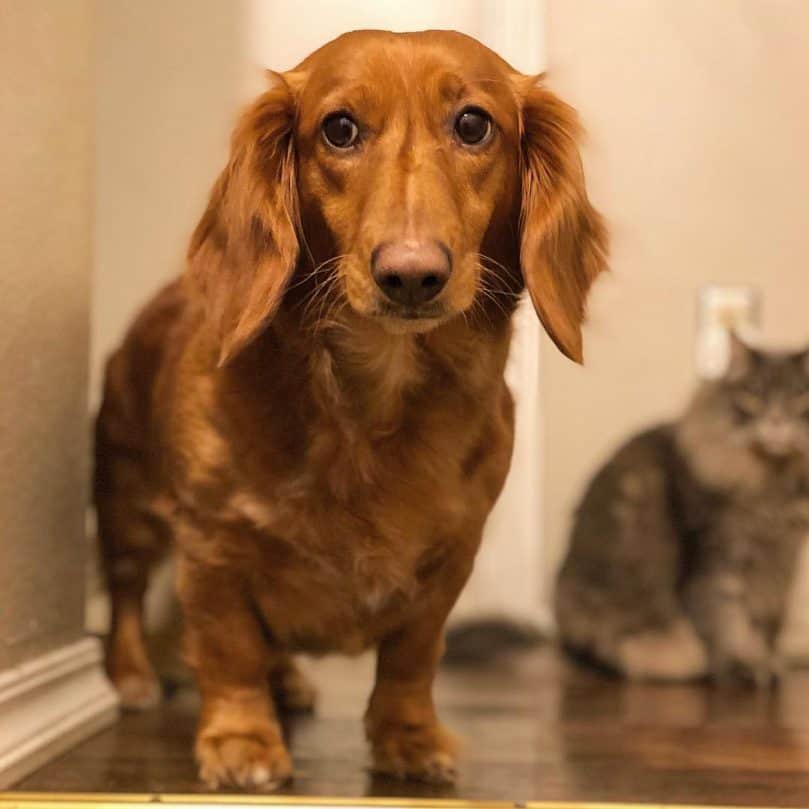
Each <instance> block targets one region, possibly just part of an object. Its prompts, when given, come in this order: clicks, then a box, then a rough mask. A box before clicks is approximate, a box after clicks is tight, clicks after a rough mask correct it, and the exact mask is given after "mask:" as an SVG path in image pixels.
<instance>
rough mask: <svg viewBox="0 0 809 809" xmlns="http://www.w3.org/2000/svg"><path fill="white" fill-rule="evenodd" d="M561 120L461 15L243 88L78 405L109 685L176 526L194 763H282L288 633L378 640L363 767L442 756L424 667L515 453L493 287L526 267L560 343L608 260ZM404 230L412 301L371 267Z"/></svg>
mask: <svg viewBox="0 0 809 809" xmlns="http://www.w3.org/2000/svg"><path fill="white" fill-rule="evenodd" d="M469 104H474V105H475V106H476V107H480V108H483V109H484V110H486V111H487V112H488V113H489V114H490V115H491V118H492V119H493V120H494V129H493V134H492V135H491V139H490V140H489V141H488V142H486V143H485V144H484V145H482V146H475V147H474V148H469V147H468V146H465V145H463V144H461V143H460V142H459V141H458V140H457V137H456V136H455V135H454V134H453V128H452V127H453V121H454V120H457V119H456V118H455V116H456V115H457V114H458V109H459V108H460V107H462V106H464V105H467V106H468V105H469ZM334 110H350V112H351V115H352V116H353V117H354V118H356V119H357V120H358V121H360V122H361V124H362V132H363V135H362V140H361V141H359V143H358V146H356V147H355V148H352V150H351V151H339V150H336V149H334V148H332V147H330V146H329V145H328V144H327V143H326V141H325V140H324V137H323V136H322V135H321V130H320V127H321V124H322V122H323V120H324V118H323V117H324V115H327V114H328V113H329V112H331V111H334ZM576 136H577V124H576V121H575V116H574V113H573V112H572V110H571V109H570V108H569V107H567V106H566V105H564V104H563V103H562V102H560V101H559V100H558V99H556V98H555V97H553V96H552V95H551V94H550V93H549V92H548V91H547V90H546V89H544V88H543V87H542V86H541V85H538V84H537V82H536V80H535V79H534V78H530V77H525V76H521V75H520V74H517V73H515V71H513V70H512V69H511V68H510V67H509V66H508V65H507V64H506V63H505V62H503V61H502V60H501V59H499V58H498V57H497V56H496V55H495V54H493V53H491V51H489V50H488V49H486V48H484V47H483V46H482V45H480V44H479V43H477V42H475V41H474V40H471V39H469V38H468V37H464V36H462V35H460V34H454V33H451V32H424V33H420V34H389V33H386V32H356V33H353V34H349V35H346V36H344V37H341V38H339V39H337V40H335V41H334V42H332V43H329V44H328V45H326V46H325V47H324V48H322V49H320V50H319V51H317V52H315V53H314V54H313V55H312V56H310V57H309V58H307V59H306V60H305V61H304V62H303V63H302V64H301V65H300V66H299V67H298V68H296V69H295V70H294V71H291V72H289V73H286V74H283V75H273V77H272V86H271V88H270V89H269V90H268V91H267V92H266V93H264V94H263V95H262V96H261V97H260V98H259V99H258V100H257V101H256V102H255V103H254V104H253V105H252V106H251V107H250V108H249V109H248V110H247V111H246V112H245V113H244V115H243V117H242V119H241V121H240V123H239V125H238V126H237V128H236V131H235V134H234V137H233V145H232V152H231V157H230V161H229V163H228V166H227V167H226V169H225V170H224V172H223V173H222V175H221V176H220V178H219V180H218V181H217V183H216V185H215V187H214V190H213V192H212V195H211V200H210V204H209V206H208V209H207V211H206V212H205V214H204V216H203V218H202V220H201V222H200V224H199V226H198V227H197V230H196V232H195V234H194V237H193V239H192V242H191V247H190V250H189V261H188V269H187V272H186V273H185V275H184V276H183V277H182V278H181V279H179V280H177V281H175V282H173V283H172V284H170V285H169V286H168V287H166V288H165V289H164V290H163V291H162V292H160V293H159V294H158V295H157V296H156V297H155V298H154V299H153V300H152V302H151V303H150V304H149V305H148V306H147V307H146V309H145V310H144V312H143V313H142V314H141V315H140V317H139V318H138V319H137V321H136V322H135V324H134V325H133V326H132V328H131V330H130V332H129V334H128V336H127V337H126V339H125V341H124V344H123V345H122V347H121V348H120V349H119V350H118V351H117V352H116V354H115V355H114V356H113V357H112V359H111V360H110V363H109V367H108V371H107V382H106V390H105V397H104V402H103V406H102V409H101V413H100V416H99V420H98V441H97V476H96V503H97V507H98V513H99V524H100V534H101V538H102V541H103V544H104V549H105V561H106V569H107V574H108V579H109V583H110V589H111V594H112V600H113V628H112V632H111V637H110V642H109V652H108V669H109V672H110V675H111V677H112V678H113V680H114V681H115V683H116V685H117V686H118V688H119V690H120V691H121V693H122V695H123V697H124V699H125V701H126V702H128V703H129V704H131V705H145V704H148V703H151V702H153V701H154V700H155V698H156V695H157V693H158V692H157V688H156V680H155V677H154V674H153V672H152V669H151V667H150V664H149V661H148V658H147V655H146V653H145V649H144V643H143V635H142V625H141V617H140V614H141V599H142V596H143V592H144V588H145V586H146V581H147V575H148V570H149V567H150V565H151V564H152V563H153V562H154V561H155V560H156V559H157V558H159V557H160V556H161V555H162V554H163V553H165V551H166V549H167V547H168V545H169V541H170V540H171V541H172V542H173V543H174V546H175V547H176V549H177V557H178V569H179V572H178V580H177V592H178V594H179V597H180V600H181V602H182V606H183V611H184V616H185V634H186V643H185V647H186V655H187V658H188V660H189V662H190V663H191V665H192V667H193V668H194V671H195V674H196V678H197V682H198V684H199V688H200V691H201V695H202V700H203V707H202V715H201V719H200V726H199V731H198V736H197V743H196V754H197V758H198V761H199V765H200V772H201V776H202V778H203V779H205V780H206V781H207V782H208V783H209V784H211V785H221V784H227V783H235V784H239V785H243V786H267V785H274V784H277V783H279V782H281V781H283V780H284V779H286V778H287V777H288V776H289V775H290V773H291V763H290V759H289V756H288V753H287V751H286V749H285V747H284V744H283V741H282V739H281V732H280V729H279V725H278V722H277V719H276V700H275V699H274V697H275V698H278V699H282V698H286V700H287V701H288V702H292V703H295V702H298V703H300V702H302V701H306V698H307V692H306V688H305V684H303V683H302V682H301V680H300V678H299V676H298V675H297V673H296V671H295V669H294V666H293V664H292V661H291V658H290V655H291V654H292V653H294V652H312V653H321V652H328V651H342V652H348V653H355V652H359V651H361V650H363V649H365V648H368V647H371V646H376V647H378V669H377V678H376V685H375V687H374V691H373V694H372V695H371V699H370V702H369V707H368V712H367V715H366V728H367V731H368V736H369V739H370V742H371V746H372V752H373V760H374V766H375V768H376V769H377V770H379V771H382V772H388V773H393V774H396V775H400V776H407V777H416V778H425V779H430V780H448V779H450V778H451V777H452V775H453V768H454V754H453V744H452V741H451V739H450V737H449V735H448V734H447V733H446V732H445V731H444V730H443V729H442V727H441V726H440V724H439V723H438V720H437V718H436V714H435V710H434V707H433V703H432V697H431V684H432V679H433V676H434V673H435V668H436V665H437V663H438V659H439V657H440V654H441V647H442V640H441V639H442V629H443V624H444V621H445V619H446V617H447V614H448V613H449V611H450V609H451V607H452V605H453V603H454V602H455V599H456V598H457V596H458V594H459V592H460V590H461V588H462V587H463V584H464V582H465V581H466V578H467V577H468V575H469V573H470V571H471V568H472V564H473V559H474V556H475V552H476V550H477V547H478V543H479V542H480V538H481V533H482V529H483V524H484V522H485V519H486V516H487V515H488V513H489V511H490V509H491V507H492V505H493V503H494V501H495V499H496V498H497V496H498V493H499V491H500V488H501V486H502V484H503V481H504V479H505V475H506V472H507V470H508V465H509V459H510V455H511V445H512V438H513V414H512V401H511V397H510V395H509V392H508V390H507V388H506V385H505V383H504V380H503V369H504V365H505V362H506V356H507V353H508V346H509V339H510V317H511V314H512V313H513V311H514V307H515V305H516V300H517V297H518V295H519V293H520V292H521V290H522V288H523V285H525V286H527V287H528V290H529V292H530V295H531V298H532V300H533V301H534V304H535V306H536V308H537V311H538V313H539V315H540V317H541V318H542V320H543V323H544V324H545V326H546V328H547V330H548V332H549V333H550V334H551V336H552V337H553V339H554V340H555V341H556V343H557V344H558V345H559V347H560V348H561V349H562V350H563V351H564V352H565V353H567V354H568V355H569V356H571V357H573V358H575V359H580V357H581V336H580V325H581V321H582V317H583V312H584V301H585V296H586V293H587V289H588V287H589V285H590V282H591V281H592V280H593V278H594V277H595V276H596V275H597V273H598V272H599V271H600V270H602V269H603V267H604V250H605V235H604V230H603V227H602V224H601V221H600V219H599V217H598V215H597V214H596V213H595V211H594V210H593V209H592V207H591V206H590V204H589V202H588V201H587V197H586V193H585V190H584V182H583V178H582V174H581V166H580V162H579V158H578V153H577V150H576V145H575V139H576ZM397 240H399V241H397ZM401 240H409V241H406V243H407V244H410V245H412V244H417V245H420V244H422V243H423V242H424V241H425V240H437V242H440V243H441V244H443V245H444V246H445V249H446V252H447V254H448V256H450V258H451V262H452V265H451V266H452V272H451V275H450V276H449V280H448V281H447V283H446V286H445V287H444V288H443V290H442V291H441V294H440V295H438V297H436V299H435V300H434V301H431V302H430V303H429V305H425V306H424V307H422V308H421V309H419V310H418V311H415V310H413V311H410V310H407V311H405V310H404V309H397V308H396V307H394V306H392V305H391V304H390V303H389V302H388V301H387V300H383V297H382V296H381V295H380V292H379V290H378V289H377V288H376V286H375V283H374V280H373V278H372V274H371V272H370V270H369V266H370V265H371V264H373V261H374V251H375V249H377V248H378V246H379V245H380V244H389V243H394V244H398V243H399V242H400V241H401ZM270 683H272V685H273V689H270V687H269V684H270ZM302 694H303V696H302Z"/></svg>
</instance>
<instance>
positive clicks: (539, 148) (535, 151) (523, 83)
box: [517, 76, 607, 362]
mask: <svg viewBox="0 0 809 809" xmlns="http://www.w3.org/2000/svg"><path fill="white" fill-rule="evenodd" d="M540 78H541V77H540ZM537 81H538V80H537V77H528V76H520V77H519V79H518V83H517V94H518V98H519V100H520V103H521V106H522V131H521V150H522V154H521V161H522V168H521V175H522V200H521V205H522V208H521V212H520V265H521V268H522V274H523V279H524V281H525V285H526V287H527V288H528V294H529V295H530V296H531V301H532V303H533V304H534V308H535V309H536V312H537V315H538V316H539V318H540V320H541V321H542V324H543V326H544V327H545V330H546V331H547V332H548V335H549V336H550V338H551V339H552V340H553V341H554V343H556V345H557V347H558V348H559V350H560V351H562V353H563V354H565V355H566V356H567V357H569V358H570V359H572V360H575V361H576V362H581V361H582V356H583V351H582V335H581V326H582V323H583V321H584V314H585V303H586V299H587V292H588V290H589V289H590V285H591V284H592V282H593V280H594V279H595V278H596V276H597V275H598V274H599V273H601V272H603V271H604V270H606V268H607V231H606V228H605V226H604V223H603V221H602V219H601V216H600V214H599V213H598V212H597V211H596V210H595V209H594V208H593V206H592V205H591V204H590V201H589V200H588V198H587V190H586V188H585V184H584V173H583V170H582V164H581V158H580V156H579V150H578V140H579V136H580V134H581V127H580V126H579V122H578V118H577V116H576V112H575V110H573V108H572V107H570V106H568V105H567V104H565V103H564V102H563V101H561V100H560V99H559V98H557V97H556V96H555V95H554V94H553V93H551V92H550V91H549V90H547V89H545V88H544V87H543V86H542V85H541V84H538V83H537Z"/></svg>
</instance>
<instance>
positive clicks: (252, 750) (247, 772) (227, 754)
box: [195, 735, 292, 791]
mask: <svg viewBox="0 0 809 809" xmlns="http://www.w3.org/2000/svg"><path fill="white" fill-rule="evenodd" d="M195 752H196V757H197V763H198V764H199V776H200V778H201V779H202V781H204V782H205V784H206V786H208V787H209V788H211V789H219V788H221V787H226V786H237V787H241V788H243V789H257V790H262V791H271V790H273V789H277V788H278V787H280V786H281V785H282V784H284V783H285V782H286V781H288V780H289V779H290V778H291V777H292V761H291V759H290V757H289V753H288V752H287V749H286V747H285V746H284V743H283V742H282V741H281V740H280V739H279V740H277V741H274V740H267V739H262V738H261V737H260V736H258V735H256V736H254V735H249V736H248V735H245V736H237V735H229V736H218V737H207V738H200V739H198V740H197V745H196V751H195Z"/></svg>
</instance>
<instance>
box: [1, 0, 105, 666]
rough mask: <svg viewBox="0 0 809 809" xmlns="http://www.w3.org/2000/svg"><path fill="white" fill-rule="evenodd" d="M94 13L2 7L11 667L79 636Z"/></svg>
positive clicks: (6, 575) (5, 573)
mask: <svg viewBox="0 0 809 809" xmlns="http://www.w3.org/2000/svg"><path fill="white" fill-rule="evenodd" d="M92 10H93V3H92V0H70V2H64V1H63V0H36V2H31V0H3V2H2V3H0V76H2V80H0V110H2V126H0V189H2V191H1V192H0V368H2V378H3V381H2V384H1V385H0V670H1V669H3V668H6V667H8V666H10V665H13V664H15V663H18V662H20V661H22V660H26V659H28V658H31V657H33V656H35V655H37V654H39V653H41V652H44V651H47V650H49V649H52V648H54V647H57V646H59V645H61V644H62V643H66V642H69V641H71V640H74V639H76V638H78V637H79V636H80V635H81V634H82V617H83V603H82V601H83V592H84V583H83V577H84V557H85V543H84V539H83V519H84V508H83V506H84V498H85V491H86V488H85V480H86V469H87V464H86V455H87V416H86V398H87V358H88V346H87V338H88V325H89V296H90V283H89V282H90V264H91V249H90V228H91V199H90V190H91V160H92V139H91V132H92V95H91V84H92V78H93V77H92V68H91V65H92V56H93V54H92V27H93V24H92Z"/></svg>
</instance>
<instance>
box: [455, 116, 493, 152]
mask: <svg viewBox="0 0 809 809" xmlns="http://www.w3.org/2000/svg"><path fill="white" fill-rule="evenodd" d="M493 130H494V126H493V124H492V119H491V116H490V115H489V113H488V112H486V111H485V110H482V109H480V107H466V108H465V109H463V110H461V112H460V113H459V114H458V117H457V118H456V119H455V135H456V136H457V138H458V140H459V141H461V143H463V144H464V145H465V146H480V145H481V144H483V143H485V142H486V141H487V140H489V138H490V137H491V135H492V132H493Z"/></svg>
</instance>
